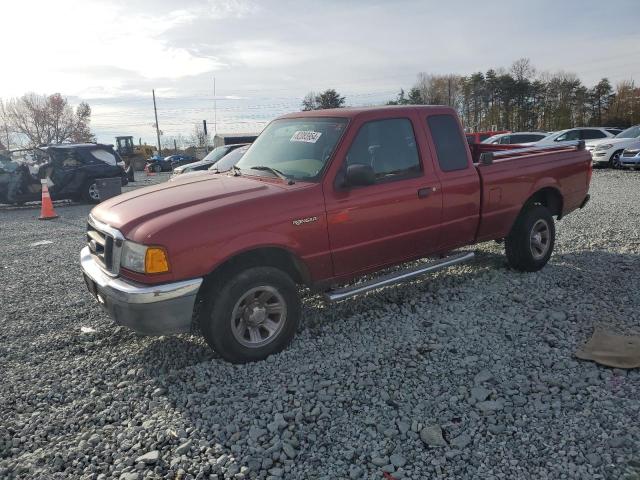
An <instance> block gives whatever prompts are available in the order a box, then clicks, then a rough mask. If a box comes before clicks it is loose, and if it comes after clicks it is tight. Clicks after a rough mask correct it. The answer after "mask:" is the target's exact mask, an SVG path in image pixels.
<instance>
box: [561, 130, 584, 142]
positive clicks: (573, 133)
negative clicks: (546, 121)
mask: <svg viewBox="0 0 640 480" xmlns="http://www.w3.org/2000/svg"><path fill="white" fill-rule="evenodd" d="M579 139H580V130H569V131H568V132H565V133H563V134H562V135H560V136H559V137H558V138H556V142H566V141H568V140H579Z"/></svg>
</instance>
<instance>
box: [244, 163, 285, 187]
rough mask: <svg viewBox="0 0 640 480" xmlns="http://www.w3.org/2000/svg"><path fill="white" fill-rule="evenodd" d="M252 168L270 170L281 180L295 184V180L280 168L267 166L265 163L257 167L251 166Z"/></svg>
mask: <svg viewBox="0 0 640 480" xmlns="http://www.w3.org/2000/svg"><path fill="white" fill-rule="evenodd" d="M249 168H250V169H251V170H264V171H265V172H270V173H272V174H273V175H275V176H276V177H278V178H279V179H281V180H286V181H287V183H288V184H289V185H293V184H294V183H296V182H294V181H293V179H292V178H290V177H288V176H286V175H285V174H284V173H282V172H281V171H280V170H277V169H275V168H273V167H267V166H265V165H256V166H255V167H249Z"/></svg>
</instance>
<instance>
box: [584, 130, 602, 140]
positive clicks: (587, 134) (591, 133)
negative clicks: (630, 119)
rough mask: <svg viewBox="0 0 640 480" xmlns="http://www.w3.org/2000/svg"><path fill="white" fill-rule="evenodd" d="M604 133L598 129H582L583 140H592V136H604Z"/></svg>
mask: <svg viewBox="0 0 640 480" xmlns="http://www.w3.org/2000/svg"><path fill="white" fill-rule="evenodd" d="M604 137H606V135H605V134H604V133H602V132H601V131H600V130H582V139H583V140H593V139H594V138H604Z"/></svg>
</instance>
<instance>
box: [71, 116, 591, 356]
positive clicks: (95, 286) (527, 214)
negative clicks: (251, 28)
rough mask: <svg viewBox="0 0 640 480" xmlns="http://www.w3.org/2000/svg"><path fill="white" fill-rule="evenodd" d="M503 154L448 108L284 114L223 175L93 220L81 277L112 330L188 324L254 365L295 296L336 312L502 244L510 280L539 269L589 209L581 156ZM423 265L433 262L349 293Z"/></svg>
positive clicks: (186, 183)
mask: <svg viewBox="0 0 640 480" xmlns="http://www.w3.org/2000/svg"><path fill="white" fill-rule="evenodd" d="M505 147H509V146H505V145H502V146H494V145H473V146H471V148H470V146H469V145H468V144H467V142H466V139H465V135H464V132H463V130H462V128H461V125H460V122H459V120H458V118H457V116H456V113H455V111H454V110H452V109H450V108H447V107H435V106H409V107H397V106H393V107H381V108H362V109H336V110H323V111H313V112H303V113H294V114H290V115H285V116H283V117H281V118H278V119H276V120H274V121H273V122H271V123H270V124H269V125H268V126H267V127H266V128H265V130H264V131H263V132H262V134H261V135H260V136H259V137H258V139H257V140H256V141H255V142H254V144H253V145H252V146H251V147H250V148H249V150H248V151H247V152H246V153H245V155H244V157H243V158H242V159H241V160H240V161H239V162H238V164H237V165H236V167H235V168H234V169H233V170H232V171H229V172H227V173H215V172H205V173H203V174H202V175H197V176H189V177H187V176H185V177H187V178H184V179H180V178H178V179H177V180H176V181H173V182H170V183H165V184H162V185H157V186H151V187H147V188H142V189H139V190H135V191H132V192H129V193H126V194H124V195H120V196H118V197H115V198H112V199H109V200H107V201H105V202H103V203H102V204H100V205H98V206H97V207H95V208H94V209H93V210H92V212H91V214H90V216H89V219H88V227H87V242H88V245H87V246H86V247H85V248H84V249H83V250H82V252H81V264H82V269H83V271H84V278H85V281H86V284H87V287H88V288H89V290H90V292H91V293H92V294H93V295H94V296H95V297H96V298H97V300H98V301H99V303H100V304H102V305H103V307H104V308H106V310H107V311H108V312H109V314H110V315H111V316H112V317H113V319H114V320H115V321H116V322H117V323H120V324H123V325H127V326H129V327H131V328H132V329H134V330H136V331H138V332H141V333H145V334H168V333H178V332H188V331H190V330H191V329H192V328H193V326H196V325H197V326H198V327H199V330H200V331H201V332H202V334H203V335H204V337H205V338H206V340H207V342H208V343H209V345H210V346H211V347H213V348H214V349H215V350H216V351H218V352H219V353H220V354H221V355H222V357H224V358H225V359H227V360H229V361H232V362H247V361H253V360H259V359H263V358H265V357H266V356H268V355H270V354H272V353H274V352H277V351H280V350H282V349H283V348H284V347H285V346H286V345H287V344H288V343H289V342H290V341H291V339H292V337H293V335H294V333H295V331H296V327H297V325H298V321H299V318H300V315H301V306H300V300H299V296H298V287H299V286H301V285H304V286H308V287H310V288H311V289H312V290H313V291H319V292H323V293H324V295H325V297H326V298H327V300H329V301H336V300H341V299H344V298H347V297H350V296H352V295H356V294H359V293H363V292H365V291H369V290H372V289H376V288H380V287H383V286H387V285H390V284H392V283H397V282H400V281H402V280H406V279H408V278H412V277H415V276H417V275H422V274H424V273H426V272H430V271H434V270H438V269H441V268H445V267H448V266H450V265H453V264H455V263H459V262H462V261H466V260H469V259H470V257H471V256H472V255H473V254H472V253H463V254H454V255H453V256H449V257H446V255H447V254H448V253H449V252H452V251H453V250H454V249H457V248H459V247H463V246H466V245H472V244H475V243H478V242H484V241H488V240H501V239H504V240H505V246H506V255H507V260H508V262H509V264H510V265H511V266H512V267H513V268H516V269H518V270H522V271H535V270H538V269H540V268H542V267H543V266H544V265H545V264H546V263H547V261H548V260H549V257H550V256H551V252H552V250H553V246H554V238H555V227H554V219H553V217H554V216H555V217H557V218H558V219H559V218H561V217H562V216H564V215H566V214H568V213H569V212H571V211H573V210H575V209H577V208H581V207H583V206H584V205H585V204H586V202H587V201H588V199H589V196H588V190H589V182H590V180H591V157H590V155H589V153H588V152H587V151H585V149H584V144H583V143H579V142H575V143H574V144H563V145H560V146H557V145H555V146H552V147H546V148H545V147H537V148H536V147H531V148H524V149H523V148H516V149H510V148H505ZM421 257H434V258H436V260H434V261H433V262H431V263H427V264H422V265H421V266H420V267H413V268H404V269H402V268H401V269H399V270H397V271H395V272H394V273H392V274H387V275H384V276H379V277H376V278H373V279H370V280H368V281H366V282H362V281H360V282H358V281H357V278H358V277H361V276H363V275H364V274H373V273H374V272H376V271H380V270H382V269H384V268H386V267H390V266H394V265H399V264H403V263H406V262H408V261H410V260H414V259H418V258H421ZM346 284H350V286H347V287H344V286H343V287H340V286H341V285H346Z"/></svg>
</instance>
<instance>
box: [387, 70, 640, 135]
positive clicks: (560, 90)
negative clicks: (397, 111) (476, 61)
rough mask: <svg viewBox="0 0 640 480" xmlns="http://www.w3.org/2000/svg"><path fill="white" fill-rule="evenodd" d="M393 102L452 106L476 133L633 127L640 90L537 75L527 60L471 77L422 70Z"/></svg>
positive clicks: (629, 84) (564, 75)
mask: <svg viewBox="0 0 640 480" xmlns="http://www.w3.org/2000/svg"><path fill="white" fill-rule="evenodd" d="M389 104H391V105H448V106H451V107H453V108H455V109H456V110H457V111H458V113H459V114H460V117H461V118H462V122H463V124H464V125H465V128H467V129H469V130H471V131H483V130H493V129H497V130H512V131H536V130H537V131H552V130H561V129H565V128H571V127H576V126H616V127H628V126H631V125H634V124H637V123H640V88H638V87H636V86H635V84H634V82H633V81H632V80H625V81H622V82H620V83H618V84H617V85H616V87H615V89H614V87H613V86H612V85H611V83H610V82H609V80H608V79H607V78H603V79H602V80H600V81H599V82H598V83H597V84H596V85H594V86H593V87H591V88H588V87H586V86H585V85H583V84H582V82H581V80H580V79H579V78H578V77H577V75H575V74H573V73H568V72H556V73H547V72H543V73H540V74H537V72H536V69H535V68H534V67H533V66H532V65H531V62H530V61H529V59H527V58H521V59H519V60H517V61H515V62H514V63H513V64H512V65H511V68H510V69H509V70H505V69H489V70H487V72H486V73H482V72H476V73H473V74H471V75H468V76H464V75H456V74H448V75H433V74H427V73H420V74H419V75H418V80H417V82H416V83H415V84H414V85H413V86H412V87H411V88H410V89H409V91H408V92H405V90H404V89H401V90H400V93H399V94H398V96H397V98H396V99H395V100H393V101H391V102H389Z"/></svg>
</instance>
